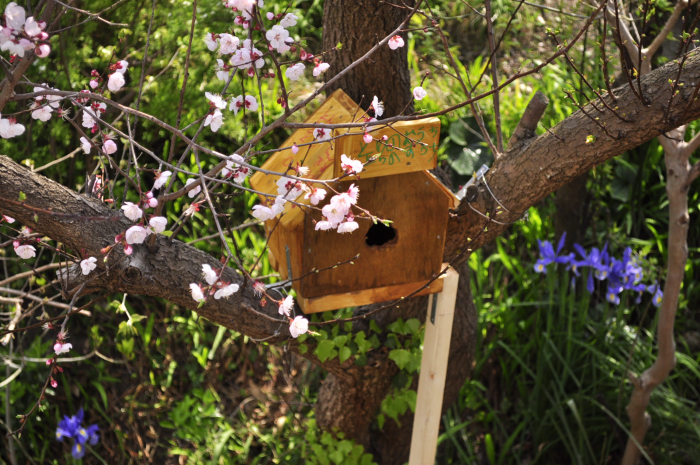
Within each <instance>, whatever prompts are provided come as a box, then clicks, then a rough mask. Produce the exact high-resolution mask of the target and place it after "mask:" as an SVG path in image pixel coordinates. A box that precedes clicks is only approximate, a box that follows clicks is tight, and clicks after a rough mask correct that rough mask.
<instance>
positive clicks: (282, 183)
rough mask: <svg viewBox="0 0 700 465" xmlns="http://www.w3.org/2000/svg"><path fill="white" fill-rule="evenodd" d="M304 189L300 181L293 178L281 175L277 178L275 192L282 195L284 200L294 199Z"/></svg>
mask: <svg viewBox="0 0 700 465" xmlns="http://www.w3.org/2000/svg"><path fill="white" fill-rule="evenodd" d="M303 192H304V190H303V189H302V186H301V183H300V182H298V181H295V180H294V179H291V178H288V177H285V176H282V177H280V178H279V179H278V180H277V194H278V195H282V196H284V198H285V199H286V200H292V201H294V200H296V199H297V197H299V196H300V195H301V194H302V193H303Z"/></svg>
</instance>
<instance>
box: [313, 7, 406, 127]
mask: <svg viewBox="0 0 700 465" xmlns="http://www.w3.org/2000/svg"><path fill="white" fill-rule="evenodd" d="M390 3H391V2H390ZM400 4H401V5H405V6H407V7H413V6H414V5H415V1H414V0H407V1H404V2H401V3H400ZM409 12H410V10H408V9H405V8H396V7H394V6H391V5H390V4H389V3H387V2H383V1H380V0H353V1H348V0H326V1H325V2H324V5H323V24H324V25H325V27H324V28H323V49H324V50H331V49H333V48H334V47H335V46H336V45H337V44H338V43H341V44H342V48H341V50H337V51H335V52H332V53H330V54H329V55H328V60H327V61H328V63H329V64H330V65H331V67H330V69H329V70H328V72H327V74H326V79H330V78H332V77H333V76H335V74H334V73H337V72H338V71H340V70H343V69H345V68H346V67H347V66H348V65H350V64H351V63H353V62H355V61H356V60H357V59H358V58H360V57H361V56H362V55H364V54H365V53H367V51H368V50H369V49H370V48H372V47H373V46H375V45H376V44H377V42H379V41H380V40H381V39H383V38H384V37H386V36H387V35H388V34H390V33H391V32H392V31H394V30H395V29H396V28H397V27H399V25H400V24H401V22H402V21H403V20H404V19H406V16H408V13H409ZM402 36H403V38H404V40H405V41H406V42H408V37H407V35H406V34H402ZM410 86H411V74H410V73H409V71H408V47H406V46H404V47H402V48H399V49H397V50H391V49H390V48H389V47H382V48H381V49H380V50H378V51H377V52H376V53H375V54H374V55H372V58H371V59H369V60H367V61H365V62H364V63H362V64H360V65H359V66H357V67H356V68H355V69H353V70H352V71H350V72H349V73H347V74H346V75H345V76H343V77H342V78H341V79H339V80H338V81H337V82H335V83H334V84H333V85H332V86H331V87H330V89H328V95H330V93H332V92H333V91H335V90H336V89H343V90H344V91H345V93H346V94H348V95H349V96H350V98H352V99H353V100H354V101H356V102H360V101H361V102H362V107H363V108H367V107H368V106H369V104H370V103H371V102H372V98H373V97H374V96H375V95H376V96H378V97H379V98H380V99H381V100H383V101H384V104H385V108H384V111H385V113H386V114H387V115H390V116H395V115H398V114H401V113H402V112H404V109H406V111H405V112H404V113H406V114H409V113H411V112H412V111H413V105H412V104H411V105H409V107H408V108H406V106H407V105H408V104H409V102H410V101H411V91H410V89H411V87H410ZM407 89H408V92H407V91H406V90H407Z"/></svg>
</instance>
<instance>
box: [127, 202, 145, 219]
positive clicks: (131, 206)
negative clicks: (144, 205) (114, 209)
mask: <svg viewBox="0 0 700 465" xmlns="http://www.w3.org/2000/svg"><path fill="white" fill-rule="evenodd" d="M122 210H124V215H125V216H126V217H127V218H129V219H130V220H131V221H137V220H138V219H139V218H141V216H142V215H143V210H141V209H140V208H139V206H138V205H136V204H135V203H133V202H124V205H122Z"/></svg>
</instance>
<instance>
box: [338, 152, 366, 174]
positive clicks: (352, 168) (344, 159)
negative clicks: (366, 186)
mask: <svg viewBox="0 0 700 465" xmlns="http://www.w3.org/2000/svg"><path fill="white" fill-rule="evenodd" d="M340 167H341V168H342V170H343V171H345V172H346V173H348V174H359V173H361V172H362V162H361V161H360V160H353V159H352V158H350V157H348V156H346V155H345V154H342V155H341V156H340Z"/></svg>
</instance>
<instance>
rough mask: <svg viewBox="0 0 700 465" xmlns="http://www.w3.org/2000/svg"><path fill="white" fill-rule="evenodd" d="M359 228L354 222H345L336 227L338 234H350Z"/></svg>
mask: <svg viewBox="0 0 700 465" xmlns="http://www.w3.org/2000/svg"><path fill="white" fill-rule="evenodd" d="M359 227H360V226H359V225H358V224H357V222H355V221H346V222H345V223H341V224H340V225H338V233H340V234H345V233H351V232H353V231H354V230H356V229H357V228H359Z"/></svg>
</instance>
